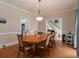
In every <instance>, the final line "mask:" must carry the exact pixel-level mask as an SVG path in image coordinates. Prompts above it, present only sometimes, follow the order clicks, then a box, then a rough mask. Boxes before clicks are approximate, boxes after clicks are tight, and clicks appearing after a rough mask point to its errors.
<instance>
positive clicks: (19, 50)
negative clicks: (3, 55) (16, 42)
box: [17, 50, 20, 58]
mask: <svg viewBox="0 0 79 59" xmlns="http://www.w3.org/2000/svg"><path fill="white" fill-rule="evenodd" d="M19 54H20V50H19V52H18V55H17V58H18V57H19Z"/></svg>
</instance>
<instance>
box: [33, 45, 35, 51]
mask: <svg viewBox="0 0 79 59" xmlns="http://www.w3.org/2000/svg"><path fill="white" fill-rule="evenodd" d="M33 52H35V44H33Z"/></svg>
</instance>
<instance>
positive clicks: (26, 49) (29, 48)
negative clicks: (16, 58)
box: [20, 47, 32, 51]
mask: <svg viewBox="0 0 79 59" xmlns="http://www.w3.org/2000/svg"><path fill="white" fill-rule="evenodd" d="M31 49H32V47H24V48H23V47H20V50H21V51H24V50H25V51H28V50H31Z"/></svg>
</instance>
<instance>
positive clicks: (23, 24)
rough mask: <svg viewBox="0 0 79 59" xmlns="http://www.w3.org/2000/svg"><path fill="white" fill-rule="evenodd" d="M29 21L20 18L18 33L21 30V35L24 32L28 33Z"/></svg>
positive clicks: (25, 18)
mask: <svg viewBox="0 0 79 59" xmlns="http://www.w3.org/2000/svg"><path fill="white" fill-rule="evenodd" d="M29 27H30V26H29V21H28V18H27V17H21V19H20V31H22V30H23V34H26V32H29Z"/></svg>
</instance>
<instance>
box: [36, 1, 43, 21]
mask: <svg viewBox="0 0 79 59" xmlns="http://www.w3.org/2000/svg"><path fill="white" fill-rule="evenodd" d="M38 2H39V10H38V16H37V17H36V20H37V21H42V20H43V17H42V16H40V13H41V10H40V2H41V0H38Z"/></svg>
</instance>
